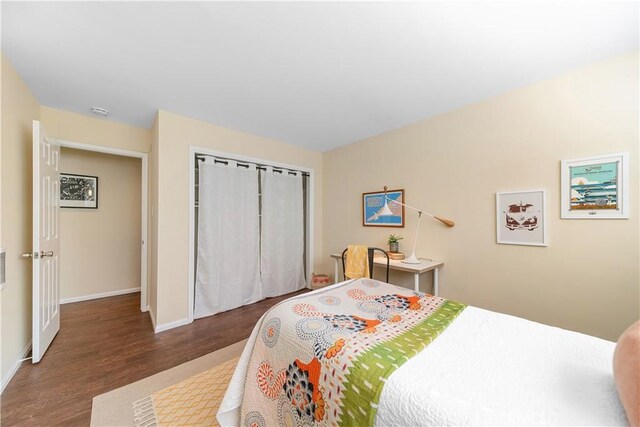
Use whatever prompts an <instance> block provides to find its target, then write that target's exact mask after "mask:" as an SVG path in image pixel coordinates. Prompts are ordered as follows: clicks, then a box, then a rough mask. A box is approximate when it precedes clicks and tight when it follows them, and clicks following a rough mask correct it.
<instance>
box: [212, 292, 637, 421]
mask: <svg viewBox="0 0 640 427" xmlns="http://www.w3.org/2000/svg"><path fill="white" fill-rule="evenodd" d="M340 285H341V284H337V285H334V286H340ZM327 289H330V288H325V289H323V290H320V291H322V292H326V290H327ZM316 292H318V291H316ZM259 323H260V322H259ZM257 336H258V328H256V329H254V331H253V333H252V335H251V337H250V338H249V340H248V342H247V346H246V347H245V350H244V352H243V354H242V356H241V358H240V361H239V363H238V367H237V368H236V371H235V373H234V376H233V378H232V380H231V383H230V385H229V388H228V390H227V393H226V395H225V398H224V399H223V402H222V404H221V406H220V410H219V412H218V421H219V422H220V424H221V425H223V426H236V425H240V406H241V404H242V400H243V396H242V394H243V391H244V382H245V377H246V374H247V366H248V363H249V358H250V354H251V349H252V347H253V343H254V342H255V340H256V339H257ZM614 347H615V343H612V342H609V341H605V340H602V339H599V338H595V337H591V336H587V335H583V334H579V333H576V332H570V331H566V330H563V329H559V328H554V327H550V326H546V325H542V324H539V323H535V322H532V321H528V320H525V319H521V318H517V317H513V316H508V315H504V314H500V313H495V312H491V311H488V310H483V309H480V308H476V307H467V308H466V309H465V310H464V311H463V312H462V313H461V314H460V315H459V316H458V317H457V318H456V319H455V320H454V321H453V322H452V323H451V324H450V325H449V326H448V328H447V329H446V330H444V332H442V333H441V334H440V336H438V338H437V339H435V340H434V341H433V342H432V343H431V344H430V345H428V346H427V347H426V348H425V349H424V350H422V351H421V352H420V353H418V354H417V355H416V356H414V357H413V358H411V359H410V360H409V361H407V362H406V363H404V364H403V365H402V366H400V368H399V369H397V370H396V371H394V372H393V373H392V374H391V375H390V376H389V378H387V381H386V383H385V386H384V388H383V390H382V394H381V396H380V401H379V405H378V409H377V413H376V417H375V424H376V425H379V426H393V425H398V426H409V425H411V426H418V425H438V426H442V425H627V421H626V417H625V413H624V409H623V407H622V404H621V403H620V400H619V398H618V395H617V392H616V389H615V383H614V379H613V371H612V367H611V360H612V355H613V350H614Z"/></svg>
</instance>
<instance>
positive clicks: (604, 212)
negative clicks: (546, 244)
mask: <svg viewBox="0 0 640 427" xmlns="http://www.w3.org/2000/svg"><path fill="white" fill-rule="evenodd" d="M560 179H561V182H562V184H561V187H562V188H561V191H562V195H561V200H560V201H561V212H560V217H561V218H563V219H627V218H629V155H628V153H614V154H607V155H603V156H596V157H582V158H579V159H572V160H563V161H562V171H561V176H560Z"/></svg>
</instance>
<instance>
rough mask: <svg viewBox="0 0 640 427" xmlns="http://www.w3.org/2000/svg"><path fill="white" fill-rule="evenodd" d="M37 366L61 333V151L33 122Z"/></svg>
mask: <svg viewBox="0 0 640 427" xmlns="http://www.w3.org/2000/svg"><path fill="white" fill-rule="evenodd" d="M32 259H33V358H32V361H33V363H38V362H39V361H40V359H41V358H42V356H43V355H44V353H45V351H47V348H48V347H49V345H50V344H51V342H52V341H53V339H54V338H55V336H56V334H57V333H58V330H60V147H59V146H58V145H56V144H55V143H54V142H53V141H52V140H50V139H48V138H47V137H46V136H45V135H44V132H43V129H42V127H41V126H40V122H38V121H37V120H34V122H33V253H32Z"/></svg>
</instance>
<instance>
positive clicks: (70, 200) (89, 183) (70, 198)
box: [60, 173, 98, 209]
mask: <svg viewBox="0 0 640 427" xmlns="http://www.w3.org/2000/svg"><path fill="white" fill-rule="evenodd" d="M60 207H61V208H84V209H98V177H97V176H89V175H75V174H71V173H61V174H60Z"/></svg>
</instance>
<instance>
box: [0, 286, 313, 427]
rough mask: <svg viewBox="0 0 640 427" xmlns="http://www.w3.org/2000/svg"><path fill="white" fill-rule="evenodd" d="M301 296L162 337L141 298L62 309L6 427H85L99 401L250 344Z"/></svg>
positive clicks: (11, 395) (14, 388) (12, 388)
mask: <svg viewBox="0 0 640 427" xmlns="http://www.w3.org/2000/svg"><path fill="white" fill-rule="evenodd" d="M303 292H306V290H305V291H300V292H298V293H303ZM298 293H294V294H289V295H285V296H282V297H278V298H269V299H266V300H263V301H260V302H258V303H256V304H252V305H248V306H245V307H241V308H238V309H235V310H231V311H228V312H226V313H221V314H217V315H215V316H210V317H207V318H205V319H200V320H196V321H195V322H193V323H191V324H190V325H186V326H182V327H179V328H176V329H172V330H169V331H166V332H161V333H159V334H154V333H153V330H152V326H151V320H150V318H149V314H148V313H141V312H140V302H139V301H140V294H130V295H122V296H117V297H111V298H104V299H99V300H94V301H87V302H79V303H74V304H66V305H63V306H62V308H61V325H60V332H58V336H57V337H56V338H55V339H54V341H53V343H52V344H51V347H50V348H49V350H48V351H47V353H46V355H45V356H44V358H43V359H42V360H41V361H40V363H39V364H37V365H32V364H31V363H29V361H26V362H23V364H22V366H21V367H20V369H19V370H18V372H17V373H16V375H15V376H14V378H13V380H12V381H11V383H9V385H8V386H7V388H6V389H5V391H4V393H3V394H2V402H1V412H2V418H1V422H2V425H3V426H5V427H7V426H14V425H33V426H49V425H64V426H87V425H89V422H90V420H91V399H92V398H93V397H94V396H97V395H99V394H102V393H105V392H107V391H110V390H113V389H116V388H119V387H122V386H124V385H127V384H129V383H132V382H134V381H138V380H140V379H142V378H145V377H148V376H149V375H153V374H156V373H158V372H161V371H164V370H166V369H169V368H171V367H174V366H177V365H179V364H181V363H184V362H188V361H189V360H192V359H195V358H198V357H200V356H203V355H205V354H207V353H210V352H212V351H215V350H218V349H220V348H223V347H226V346H228V345H230V344H233V343H235V342H238V341H240V340H243V339H245V338H248V337H249V335H250V334H251V330H252V329H253V326H254V325H255V323H256V322H257V320H258V319H259V318H260V316H261V315H262V314H263V313H264V312H265V311H266V310H267V309H268V308H269V307H271V306H272V305H274V304H276V303H277V302H279V301H282V300H283V299H285V298H287V297H289V296H293V295H296V294H298Z"/></svg>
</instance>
